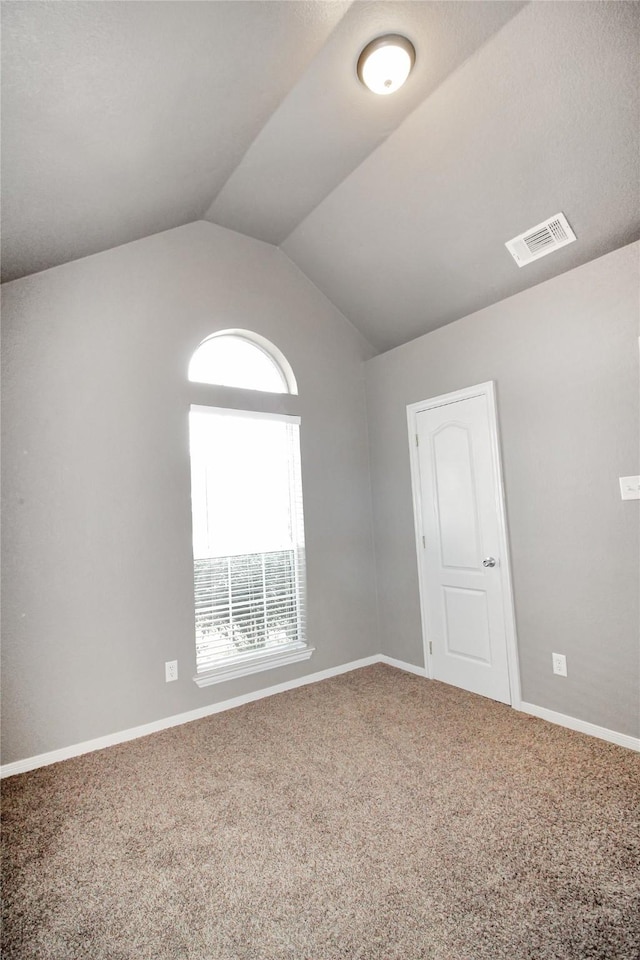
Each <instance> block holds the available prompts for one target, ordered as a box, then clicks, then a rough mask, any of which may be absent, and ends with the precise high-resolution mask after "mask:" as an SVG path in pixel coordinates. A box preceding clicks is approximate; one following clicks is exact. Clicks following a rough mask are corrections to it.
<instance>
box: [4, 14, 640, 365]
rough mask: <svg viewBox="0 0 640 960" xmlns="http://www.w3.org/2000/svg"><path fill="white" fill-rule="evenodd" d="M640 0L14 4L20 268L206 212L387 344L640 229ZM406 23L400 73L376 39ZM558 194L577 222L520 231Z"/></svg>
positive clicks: (9, 193)
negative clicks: (568, 233)
mask: <svg viewBox="0 0 640 960" xmlns="http://www.w3.org/2000/svg"><path fill="white" fill-rule="evenodd" d="M639 24H640V4H637V3H634V2H625V0H620V2H609V3H600V2H582V0H578V2H573V3H566V2H553V0H550V2H545V3H541V2H538V3H531V4H523V3H515V2H513V3H510V2H483V0H477V2H474V3H465V2H438V3H432V2H428V0H424V2H409V3H405V2H386V3H380V2H378V3H368V2H357V3H346V2H345V3H340V2H335V3H334V2H324V0H323V2H302V0H298V2H293V3H292V2H287V0H284V2H280V0H268V2H267V0H262V2H253V0H249V2H240V0H231V2H225V0H221V2H195V3H192V2H172V0H170V2H155V0H152V2H145V3H137V2H97V3H95V2H92V0H79V2H74V0H71V2H44V3H41V2H33V0H26V2H23V0H11V2H5V3H4V4H3V70H2V74H3V85H2V86H3V92H2V97H3V103H2V106H3V111H2V128H3V129H2V132H3V157H2V174H3V205H2V224H3V279H5V280H6V279H12V278H15V277H19V276H23V275H25V274H29V273H33V272H35V271H38V270H42V269H45V268H47V267H50V266H55V265H57V264H60V263H64V262H66V261H68V260H72V259H76V258H78V257H82V256H86V255H88V254H91V253H95V252H97V251H99V250H104V249H107V248H108V247H112V246H115V245H118V244H121V243H126V242H128V241H130V240H134V239H138V238H140V237H143V236H146V235H149V234H151V233H155V232H158V231H160V230H166V229H169V228H171V227H174V226H178V225H179V224H182V223H187V222H189V221H192V220H196V219H202V218H206V219H208V220H211V221H212V222H214V223H219V224H221V225H223V226H227V227H230V228H232V229H235V230H239V231H241V232H243V233H247V234H249V235H251V236H254V237H258V238H259V239H262V240H266V241H268V242H270V243H275V244H280V245H281V246H282V248H283V250H284V251H285V252H286V253H287V255H288V256H289V257H291V259H292V260H294V261H295V262H296V263H297V264H298V265H299V266H300V268H301V269H302V270H303V271H304V272H305V273H306V274H307V275H308V276H309V277H310V278H311V279H312V280H313V281H314V282H315V283H316V284H317V285H318V287H320V289H321V290H323V292H324V293H325V294H326V295H327V296H328V297H329V298H330V299H331V300H332V301H333V302H334V303H335V304H336V305H337V306H338V307H339V308H340V309H341V310H342V311H343V312H344V313H345V315H346V316H347V317H348V318H349V319H350V320H351V321H352V322H353V323H354V324H355V325H356V326H357V327H358V328H359V329H360V330H361V331H362V333H363V334H364V336H365V337H366V338H367V339H368V340H369V341H370V342H371V343H372V344H373V345H374V346H375V347H376V348H377V349H379V350H383V349H388V348H389V347H392V346H395V345H396V344H399V343H402V342H405V341H407V340H409V339H411V338H413V337H416V336H418V335H420V334H422V333H424V332H426V331H427V330H430V329H434V328H435V327H438V326H441V325H442V324H444V323H448V322H451V321H452V320H455V319H457V318H459V317H461V316H464V315H465V314H467V313H469V312H471V311H473V310H476V309H479V308H480V307H482V306H486V305H488V304H489V303H493V302H495V301H497V300H499V299H502V298H504V297H505V296H509V295H511V294H513V293H516V292H518V291H519V290H521V289H523V288H525V287H528V286H531V285H533V284H535V283H539V282H541V281H542V280H545V279H547V278H549V277H551V276H554V275H555V274H557V273H561V272H563V271H564V270H567V269H570V268H571V267H574V266H577V265H578V264H580V263H583V262H585V261H587V260H590V259H592V258H594V257H596V256H599V255H601V254H603V253H606V252H607V251H608V250H611V249H613V248H615V247H617V246H620V245H621V244H623V243H626V242H629V241H631V240H634V239H636V238H637V237H638V236H640V227H639V221H640V208H639V207H640V204H639V190H640V184H639V168H638V156H639V152H640V139H639V134H640V99H639V90H640V73H639V68H638V63H639V59H638V54H639V53H640V49H639V43H640V39H639ZM388 31H392V32H400V33H405V34H406V35H407V36H409V37H410V38H411V40H412V41H413V43H414V45H415V47H416V51H417V62H416V67H415V70H414V72H413V73H412V75H411V77H410V78H409V81H408V82H407V84H406V86H405V87H404V88H403V89H402V90H400V91H399V92H398V93H397V94H395V95H394V96H392V97H374V96H373V95H372V94H370V93H369V92H368V91H366V90H365V89H364V88H363V87H362V86H361V85H360V84H359V82H358V81H357V79H356V77H355V62H356V59H357V56H358V53H359V51H360V49H361V48H362V47H363V46H364V44H365V43H366V42H367V41H368V40H370V39H372V38H373V37H375V36H378V35H379V34H381V33H384V32H388ZM560 210H562V211H563V212H564V213H565V214H566V216H567V218H568V219H569V222H570V224H571V225H572V227H573V229H574V230H575V232H576V234H577V236H578V241H577V242H576V243H574V244H572V245H570V246H568V247H566V248H563V249H562V250H560V251H559V252H558V253H557V254H554V255H551V256H549V257H545V258H543V259H542V260H539V261H537V262H536V263H533V264H531V265H529V266H527V267H524V268H522V269H519V268H518V267H517V266H516V264H515V263H514V262H513V261H512V260H511V258H510V256H509V254H508V253H507V251H506V249H505V247H504V242H505V241H506V240H508V239H510V238H511V237H513V236H514V235H516V234H518V233H520V232H522V231H523V230H526V229H527V228H528V227H531V226H533V225H535V224H536V223H538V222H539V221H540V220H542V219H544V218H545V217H547V216H550V215H552V214H555V213H557V212H559V211H560Z"/></svg>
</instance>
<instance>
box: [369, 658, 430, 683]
mask: <svg viewBox="0 0 640 960" xmlns="http://www.w3.org/2000/svg"><path fill="white" fill-rule="evenodd" d="M378 662H379V663H386V664H387V666H389V667H395V668H396V670H404V672H405V673H415V674H416V676H418V677H426V675H427V671H426V670H425V668H424V667H416V665H415V664H413V663H405V661H404V660H396V659H394V657H388V656H387V655H386V653H383V654H381V655H380V656H379V657H378Z"/></svg>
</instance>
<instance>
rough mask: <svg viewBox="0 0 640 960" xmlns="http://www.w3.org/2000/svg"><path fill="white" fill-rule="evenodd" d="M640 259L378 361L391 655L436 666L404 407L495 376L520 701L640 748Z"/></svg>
mask: <svg viewBox="0 0 640 960" xmlns="http://www.w3.org/2000/svg"><path fill="white" fill-rule="evenodd" d="M638 255H639V245H638V244H637V243H636V244H632V245H631V246H628V247H624V248H622V249H620V250H617V251H615V252H614V253H611V254H609V255H608V256H605V257H603V258H601V259H599V260H596V261H593V262H591V263H589V264H586V265H585V266H582V267H579V268H578V269H575V270H572V271H570V272H568V273H565V274H563V275H562V276H559V277H556V278H555V279H553V280H549V281H548V282H546V283H542V284H540V285H539V286H536V287H533V288H531V289H530V290H527V291H525V292H523V293H520V294H518V295H516V296H514V297H511V298H510V299H508V300H504V301H502V302H501V303H497V304H495V305H494V306H492V307H488V308H487V309H485V310H481V311H479V312H478V313H475V314H472V315H471V316H468V317H465V318H464V319H462V320H459V321H458V322H456V323H453V324H450V325H449V326H446V327H443V328H441V329H439V330H436V331H434V332H433V333H430V334H428V335H426V336H424V337H421V338H419V339H418V340H414V341H413V342H411V343H408V344H406V345H404V346H401V347H398V348H397V349H395V350H392V351H391V352H389V353H386V354H383V355H381V356H378V357H375V358H373V359H371V360H370V361H368V362H367V364H366V367H367V390H368V409H369V432H370V445H371V468H372V485H373V497H374V501H373V502H374V530H375V542H376V560H377V570H378V598H379V610H380V633H381V637H382V643H383V650H384V652H386V653H388V654H390V655H392V656H395V657H398V658H400V659H403V660H406V661H409V662H411V663H415V664H421V663H423V651H422V638H421V626H420V610H419V600H418V582H417V572H416V553H415V545H414V531H413V514H412V505H411V481H410V474H409V455H408V445H407V426H406V405H407V404H409V403H414V402H416V401H419V400H423V399H425V398H427V397H431V396H437V395H438V394H441V393H446V392H448V391H451V390H456V389H459V388H462V387H466V386H470V385H472V384H476V383H480V382H482V381H486V380H495V381H496V382H497V392H498V408H499V416H500V421H501V437H502V453H503V465H504V474H505V486H506V498H507V512H508V521H509V528H510V543H511V560H512V572H513V579H514V592H515V606H516V619H517V629H518V641H519V656H520V670H521V679H522V694H523V699H524V700H526V701H528V702H532V703H535V704H537V705H539V706H543V707H547V708H549V709H551V710H556V711H559V712H561V713H565V714H569V715H570V716H573V717H578V718H580V719H583V720H587V721H590V722H592V723H595V724H599V725H602V726H604V727H607V728H609V729H612V730H617V731H619V732H621V733H626V734H631V735H636V736H637V735H638V734H639V733H640V721H639V711H640V706H639V705H640V678H639V667H640V642H639V639H638V638H639V625H638V594H639V580H638V576H639V556H638V539H639V537H638V534H639V520H638V508H639V507H640V503H639V502H638V501H626V502H622V501H621V500H620V492H619V488H618V476H627V475H634V474H638V473H640V463H639V451H638V438H639V424H638V333H639V332H640V331H639V330H638V315H639V310H638V296H639V293H638V292H639V280H640V276H639V270H638ZM558 256H562V253H559V254H558ZM525 269H526V268H525ZM552 651H556V652H558V653H564V654H566V656H567V663H568V673H569V676H568V678H567V679H563V678H560V677H556V676H554V675H553V674H552V672H551V652H552Z"/></svg>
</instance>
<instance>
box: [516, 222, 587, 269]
mask: <svg viewBox="0 0 640 960" xmlns="http://www.w3.org/2000/svg"><path fill="white" fill-rule="evenodd" d="M575 239H576V235H575V233H574V232H573V230H572V229H571V227H570V226H569V224H568V223H567V218H566V217H565V215H564V213H556V215H555V217H549V219H548V220H545V221H544V222H543V223H539V224H538V225H537V226H536V227H532V228H531V230H527V231H526V232H525V233H521V234H520V236H519V237H514V238H513V240H509V241H508V243H505V247H506V248H507V250H508V251H509V253H510V254H511V256H512V257H513V259H514V260H515V262H516V263H517V264H518V266H519V267H524V265H525V263H531V262H532V261H533V260H539V259H540V257H546V255H547V254H548V253H553V251H554V250H559V249H560V247H566V245H567V244H568V243H573V241H574V240H575Z"/></svg>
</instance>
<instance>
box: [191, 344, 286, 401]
mask: <svg viewBox="0 0 640 960" xmlns="http://www.w3.org/2000/svg"><path fill="white" fill-rule="evenodd" d="M189 380H191V381H193V382H196V383H210V384H217V385H218V386H222V387H243V388H244V389H246V390H262V391H264V392H265V393H297V392H298V388H297V386H296V380H295V377H294V375H293V370H292V369H291V367H290V366H289V364H288V363H287V361H286V359H285V357H284V356H283V355H282V354H281V353H280V351H279V350H278V349H277V347H274V345H273V344H272V343H269V341H268V340H265V339H264V338H263V337H259V336H258V335H257V334H255V333H251V331H249V330H222V331H221V332H220V333H214V334H213V336H211V337H207V339H206V340H203V341H202V343H201V344H200V346H199V347H198V349H197V350H196V351H195V353H194V354H193V356H192V358H191V363H190V364H189Z"/></svg>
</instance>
